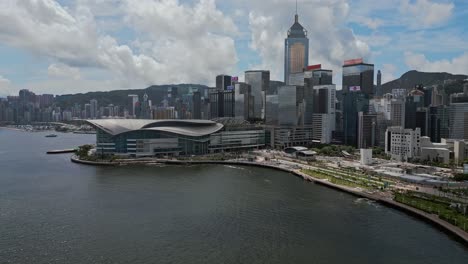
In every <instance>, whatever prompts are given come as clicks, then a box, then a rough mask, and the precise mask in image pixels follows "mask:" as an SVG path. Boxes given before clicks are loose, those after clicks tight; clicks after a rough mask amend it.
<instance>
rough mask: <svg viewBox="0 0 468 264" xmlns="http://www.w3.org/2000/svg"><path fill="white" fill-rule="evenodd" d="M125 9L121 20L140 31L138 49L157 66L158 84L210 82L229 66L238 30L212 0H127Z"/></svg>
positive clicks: (231, 68)
mask: <svg viewBox="0 0 468 264" xmlns="http://www.w3.org/2000/svg"><path fill="white" fill-rule="evenodd" d="M125 9H126V17H125V21H127V22H128V23H130V24H131V25H132V26H133V28H134V29H135V30H136V31H137V32H139V33H140V34H139V36H140V38H139V39H138V40H137V41H136V43H138V47H139V48H140V49H142V51H143V52H144V53H145V54H150V55H151V56H152V57H154V58H157V61H158V63H159V64H160V65H159V69H158V72H159V73H158V76H157V80H158V81H159V82H160V83H164V82H165V83H173V82H199V83H204V84H213V83H214V77H215V76H216V75H217V74H220V73H228V72H231V71H234V70H235V66H236V64H237V62H238V58H237V53H236V49H235V44H234V39H233V36H236V35H237V34H238V29H237V26H236V25H235V24H234V22H233V20H232V19H231V18H230V17H229V16H227V15H225V14H223V13H222V12H221V11H220V10H218V9H217V8H216V5H215V1H214V0H200V1H199V2H198V3H196V4H195V5H194V6H187V5H181V4H179V3H178V1H176V0H162V1H153V0H142V1H138V3H137V4H136V3H135V2H134V1H127V5H126V8H125ZM155 25H157V26H155ZM153 74H154V73H153Z"/></svg>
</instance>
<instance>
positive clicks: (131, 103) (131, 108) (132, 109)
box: [127, 94, 138, 118]
mask: <svg viewBox="0 0 468 264" xmlns="http://www.w3.org/2000/svg"><path fill="white" fill-rule="evenodd" d="M127 100H128V101H127V102H128V103H127V110H128V115H129V117H130V118H136V105H137V103H138V95H136V94H129V95H128V98H127Z"/></svg>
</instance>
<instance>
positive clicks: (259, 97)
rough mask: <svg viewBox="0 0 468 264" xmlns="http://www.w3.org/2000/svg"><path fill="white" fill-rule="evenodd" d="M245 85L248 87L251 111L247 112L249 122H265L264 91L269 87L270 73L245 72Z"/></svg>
mask: <svg viewBox="0 0 468 264" xmlns="http://www.w3.org/2000/svg"><path fill="white" fill-rule="evenodd" d="M245 83H247V84H248V85H250V93H251V96H252V101H253V102H252V104H253V109H252V110H249V112H252V114H251V115H250V116H249V120H251V121H264V120H265V105H266V91H267V89H268V87H269V86H270V71H246V72H245Z"/></svg>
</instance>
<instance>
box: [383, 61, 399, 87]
mask: <svg viewBox="0 0 468 264" xmlns="http://www.w3.org/2000/svg"><path fill="white" fill-rule="evenodd" d="M397 70H398V69H397V67H396V66H395V65H393V64H384V65H383V67H382V70H381V72H382V83H386V82H389V81H393V80H395V79H396V76H395V74H396V72H397Z"/></svg>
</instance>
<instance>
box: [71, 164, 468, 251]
mask: <svg viewBox="0 0 468 264" xmlns="http://www.w3.org/2000/svg"><path fill="white" fill-rule="evenodd" d="M70 160H71V162H74V163H78V164H83V165H90V166H107V167H110V166H122V165H147V164H167V165H194V164H195V165H202V164H213V165H214V164H218V165H239V166H253V167H262V168H269V169H274V170H279V171H283V172H287V173H291V174H293V175H294V176H296V177H300V178H302V179H303V180H306V181H309V182H313V183H316V184H320V185H322V186H325V187H328V188H332V189H335V190H338V191H342V192H346V193H348V194H351V195H353V196H356V197H360V198H367V199H369V200H373V201H376V202H378V203H380V204H383V205H385V206H388V207H391V208H393V209H397V210H399V211H402V212H405V213H407V214H409V215H411V216H413V217H417V218H419V219H421V220H424V221H425V222H427V223H429V224H432V225H433V226H434V227H437V228H438V229H440V230H442V231H445V232H446V233H447V234H449V235H451V236H452V237H453V238H455V239H456V240H458V241H460V242H462V243H463V244H464V245H465V246H468V233H467V232H465V231H463V230H462V229H460V228H458V227H457V226H454V225H452V224H450V223H448V222H446V221H444V220H442V219H440V218H439V217H438V216H437V215H433V214H428V213H426V212H424V211H422V210H419V209H416V208H413V207H410V206H408V205H405V204H402V203H399V202H396V201H394V200H392V199H388V198H385V197H383V196H380V195H376V194H372V193H368V192H364V191H362V190H359V189H355V188H350V187H346V186H341V185H337V184H334V183H331V182H329V181H328V180H323V179H318V178H314V177H312V176H310V175H307V174H304V173H302V172H301V171H300V170H293V169H288V168H283V167H280V166H274V165H270V164H263V163H259V162H250V161H233V160H231V161H215V160H206V161H181V160H165V159H138V160H137V159H135V160H129V161H127V162H94V161H85V160H80V159H79V158H77V157H76V156H75V155H72V156H71V158H70Z"/></svg>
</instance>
